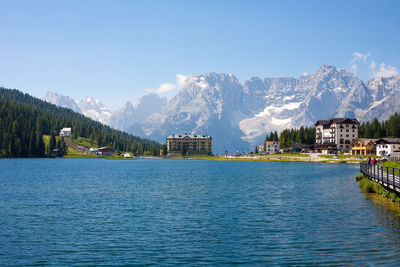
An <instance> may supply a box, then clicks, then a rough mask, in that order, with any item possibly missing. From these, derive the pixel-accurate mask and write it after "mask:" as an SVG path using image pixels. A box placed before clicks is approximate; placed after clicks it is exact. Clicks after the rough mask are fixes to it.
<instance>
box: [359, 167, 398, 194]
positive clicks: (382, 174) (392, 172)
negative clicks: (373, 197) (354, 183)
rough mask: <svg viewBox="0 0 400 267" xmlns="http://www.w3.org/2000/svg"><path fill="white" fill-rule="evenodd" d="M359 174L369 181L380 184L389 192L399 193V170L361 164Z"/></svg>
mask: <svg viewBox="0 0 400 267" xmlns="http://www.w3.org/2000/svg"><path fill="white" fill-rule="evenodd" d="M360 172H362V173H363V174H364V175H365V176H366V177H368V179H370V180H371V181H374V182H377V183H380V184H381V185H383V186H384V187H385V188H387V189H389V190H394V191H396V192H400V169H398V168H393V167H385V166H381V165H379V164H370V163H367V162H361V163H360Z"/></svg>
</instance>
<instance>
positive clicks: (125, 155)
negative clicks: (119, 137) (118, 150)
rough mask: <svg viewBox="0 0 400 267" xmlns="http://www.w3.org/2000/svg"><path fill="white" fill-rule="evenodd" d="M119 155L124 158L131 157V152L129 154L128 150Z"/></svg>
mask: <svg viewBox="0 0 400 267" xmlns="http://www.w3.org/2000/svg"><path fill="white" fill-rule="evenodd" d="M121 156H123V157H124V158H127V159H128V158H129V159H130V158H132V156H131V154H129V153H128V152H125V153H123V154H122V155H121Z"/></svg>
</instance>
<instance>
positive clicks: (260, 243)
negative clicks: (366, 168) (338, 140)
mask: <svg viewBox="0 0 400 267" xmlns="http://www.w3.org/2000/svg"><path fill="white" fill-rule="evenodd" d="M0 170H1V172H0V265H57V266H60V265H110V264H113V265H124V264H155V265H163V266H165V265H182V264H186V265H203V264H204V265H220V264H248V265H254V264H255V265H270V264H278V265H284V264H304V265H310V264H313V265H328V264H339V265H354V264H360V265H367V264H375V265H379V264H384V265H398V264H399V263H400V220H399V217H398V216H397V215H396V214H394V213H392V212H390V211H389V210H388V209H386V208H385V207H384V206H382V205H378V204H377V203H376V202H374V201H372V200H371V199H370V198H369V197H367V196H366V195H364V194H363V193H361V191H360V189H359V187H358V184H357V183H356V182H355V181H354V176H355V175H357V174H358V173H359V169H358V165H357V164H354V165H353V164H324V163H288V162H282V163H279V162H234V161H220V162H218V161H199V160H157V159H143V160H135V161H115V160H102V159H2V160H0Z"/></svg>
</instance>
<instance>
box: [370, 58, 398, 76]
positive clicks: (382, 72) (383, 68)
mask: <svg viewBox="0 0 400 267" xmlns="http://www.w3.org/2000/svg"><path fill="white" fill-rule="evenodd" d="M376 65H377V64H376V62H375V61H372V62H371V64H370V65H369V67H370V70H371V77H372V78H387V77H392V76H395V75H398V74H399V72H398V70H397V68H396V67H394V66H390V65H386V64H385V63H381V64H379V69H376Z"/></svg>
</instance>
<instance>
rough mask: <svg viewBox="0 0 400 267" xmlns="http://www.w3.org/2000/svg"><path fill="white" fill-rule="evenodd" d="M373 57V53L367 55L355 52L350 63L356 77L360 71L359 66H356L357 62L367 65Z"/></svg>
mask: <svg viewBox="0 0 400 267" xmlns="http://www.w3.org/2000/svg"><path fill="white" fill-rule="evenodd" d="M370 55H371V52H368V53H366V54H363V53H360V52H353V58H352V60H351V61H350V64H351V66H350V69H351V71H352V72H353V73H354V75H357V71H358V65H357V64H356V62H357V61H361V62H363V63H367V60H368V58H369V56H370Z"/></svg>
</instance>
